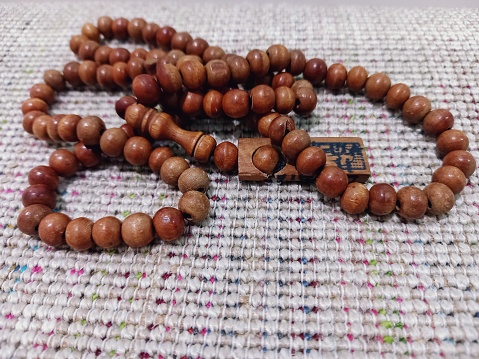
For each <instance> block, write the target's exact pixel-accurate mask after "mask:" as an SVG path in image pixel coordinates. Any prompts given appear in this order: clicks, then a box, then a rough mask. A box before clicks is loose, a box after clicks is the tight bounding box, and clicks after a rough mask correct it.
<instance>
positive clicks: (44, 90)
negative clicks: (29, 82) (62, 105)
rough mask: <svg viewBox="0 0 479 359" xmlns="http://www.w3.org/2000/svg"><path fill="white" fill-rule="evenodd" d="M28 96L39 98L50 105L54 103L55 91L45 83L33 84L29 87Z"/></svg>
mask: <svg viewBox="0 0 479 359" xmlns="http://www.w3.org/2000/svg"><path fill="white" fill-rule="evenodd" d="M30 97H31V98H39V99H40V100H43V101H45V102H46V103H47V104H48V105H50V106H51V105H53V103H55V92H54V91H53V89H52V88H51V87H50V86H48V85H46V84H36V85H33V86H32V87H31V88H30ZM39 110H40V109H39ZM44 112H46V111H44Z"/></svg>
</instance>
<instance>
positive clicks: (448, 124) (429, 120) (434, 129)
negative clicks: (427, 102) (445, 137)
mask: <svg viewBox="0 0 479 359" xmlns="http://www.w3.org/2000/svg"><path fill="white" fill-rule="evenodd" d="M453 125H454V116H453V115H452V113H451V112H449V111H448V110H446V109H443V108H438V109H436V110H432V111H431V112H429V113H428V114H427V115H426V117H424V120H423V123H422V126H423V128H424V133H425V134H426V135H430V136H439V135H440V134H441V133H443V132H444V131H447V130H450V129H451V128H452V126H453Z"/></svg>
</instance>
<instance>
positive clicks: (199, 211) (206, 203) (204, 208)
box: [178, 190, 210, 223]
mask: <svg viewBox="0 0 479 359" xmlns="http://www.w3.org/2000/svg"><path fill="white" fill-rule="evenodd" d="M178 210H179V211H180V212H181V213H183V217H184V218H185V219H187V220H188V221H191V222H193V223H199V222H201V221H204V220H205V219H206V218H208V215H209V212H210V200H209V198H208V197H207V196H206V195H205V194H204V193H203V192H199V191H194V190H193V191H188V192H185V193H183V195H182V196H181V198H180V200H179V201H178Z"/></svg>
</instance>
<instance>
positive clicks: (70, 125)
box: [58, 115, 82, 142]
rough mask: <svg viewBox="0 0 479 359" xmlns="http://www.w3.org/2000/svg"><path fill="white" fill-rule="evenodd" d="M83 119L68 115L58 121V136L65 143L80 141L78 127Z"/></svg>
mask: <svg viewBox="0 0 479 359" xmlns="http://www.w3.org/2000/svg"><path fill="white" fill-rule="evenodd" d="M81 119H82V118H81V117H80V116H78V115H66V116H63V117H62V118H61V119H60V121H58V134H59V135H60V137H61V138H62V139H63V140H64V141H67V142H76V141H78V136H77V126H78V123H79V122H80V120H81Z"/></svg>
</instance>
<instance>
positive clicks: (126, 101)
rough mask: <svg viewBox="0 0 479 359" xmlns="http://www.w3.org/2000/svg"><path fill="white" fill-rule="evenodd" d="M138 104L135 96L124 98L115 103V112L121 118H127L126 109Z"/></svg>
mask: <svg viewBox="0 0 479 359" xmlns="http://www.w3.org/2000/svg"><path fill="white" fill-rule="evenodd" d="M135 103H136V98H134V97H133V96H123V97H121V98H120V99H119V100H117V101H116V102H115V111H116V113H117V114H118V116H120V117H121V118H123V119H124V118H125V111H126V109H127V108H128V107H129V106H131V105H133V104H135Z"/></svg>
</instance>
